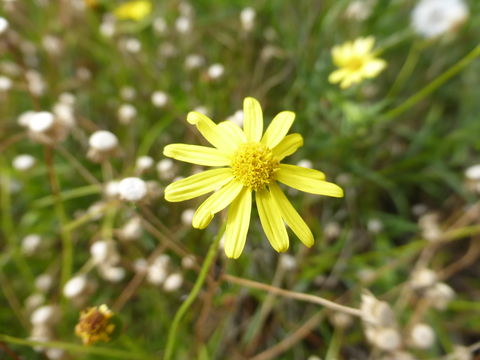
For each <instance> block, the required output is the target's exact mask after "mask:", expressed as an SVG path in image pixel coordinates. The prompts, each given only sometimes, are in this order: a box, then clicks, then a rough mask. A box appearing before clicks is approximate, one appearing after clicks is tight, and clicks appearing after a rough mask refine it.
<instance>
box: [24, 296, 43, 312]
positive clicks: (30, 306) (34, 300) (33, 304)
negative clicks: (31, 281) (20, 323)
mask: <svg viewBox="0 0 480 360" xmlns="http://www.w3.org/2000/svg"><path fill="white" fill-rule="evenodd" d="M44 302H45V295H43V294H42V293H34V294H32V295H30V296H29V297H27V298H26V299H25V307H26V308H27V311H32V310H34V309H36V308H38V307H39V306H40V305H42V304H43V303H44Z"/></svg>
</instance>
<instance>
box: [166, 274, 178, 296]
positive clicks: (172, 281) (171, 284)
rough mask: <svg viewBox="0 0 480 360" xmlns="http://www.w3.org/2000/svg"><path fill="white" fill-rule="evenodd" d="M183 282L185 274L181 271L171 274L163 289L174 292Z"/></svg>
mask: <svg viewBox="0 0 480 360" xmlns="http://www.w3.org/2000/svg"><path fill="white" fill-rule="evenodd" d="M182 284H183V276H182V274H180V273H174V274H170V275H169V276H168V277H167V278H166V279H165V282H164V283H163V290H165V291H166V292H173V291H176V290H178V289H180V287H181V286H182Z"/></svg>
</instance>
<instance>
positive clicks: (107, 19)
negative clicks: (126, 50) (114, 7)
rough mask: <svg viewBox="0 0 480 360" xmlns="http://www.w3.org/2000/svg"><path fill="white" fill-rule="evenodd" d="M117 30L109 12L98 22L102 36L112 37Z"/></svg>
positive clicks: (113, 18)
mask: <svg viewBox="0 0 480 360" xmlns="http://www.w3.org/2000/svg"><path fill="white" fill-rule="evenodd" d="M116 30H117V26H116V22H115V17H114V16H112V15H111V14H107V15H105V16H104V17H103V19H102V22H101V24H100V28H99V32H100V34H101V35H102V36H103V37H106V38H112V37H113V36H114V35H115V33H116Z"/></svg>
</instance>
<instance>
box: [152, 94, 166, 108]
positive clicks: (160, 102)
mask: <svg viewBox="0 0 480 360" xmlns="http://www.w3.org/2000/svg"><path fill="white" fill-rule="evenodd" d="M151 100H152V104H153V105H154V106H155V107H158V108H163V107H164V106H165V105H167V104H168V95H167V94H166V93H165V92H163V91H155V92H153V93H152V97H151Z"/></svg>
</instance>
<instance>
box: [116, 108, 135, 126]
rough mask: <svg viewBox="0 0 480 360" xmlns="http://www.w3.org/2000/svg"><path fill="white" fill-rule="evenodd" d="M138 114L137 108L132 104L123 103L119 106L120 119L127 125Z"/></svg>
mask: <svg viewBox="0 0 480 360" xmlns="http://www.w3.org/2000/svg"><path fill="white" fill-rule="evenodd" d="M136 116H137V109H136V108H135V107H134V106H133V105H131V104H123V105H121V106H120V107H119V108H118V120H119V121H120V123H122V124H124V125H127V124H130V123H131V122H132V120H133V119H135V117H136Z"/></svg>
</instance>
